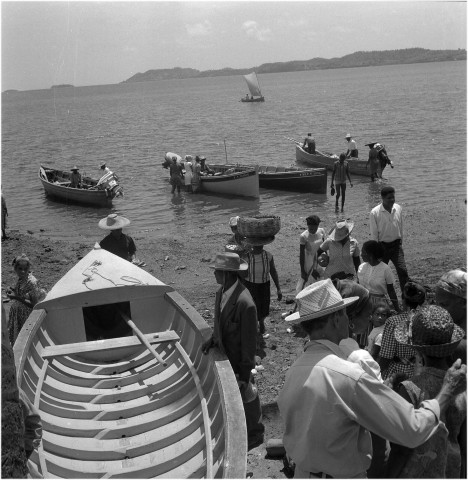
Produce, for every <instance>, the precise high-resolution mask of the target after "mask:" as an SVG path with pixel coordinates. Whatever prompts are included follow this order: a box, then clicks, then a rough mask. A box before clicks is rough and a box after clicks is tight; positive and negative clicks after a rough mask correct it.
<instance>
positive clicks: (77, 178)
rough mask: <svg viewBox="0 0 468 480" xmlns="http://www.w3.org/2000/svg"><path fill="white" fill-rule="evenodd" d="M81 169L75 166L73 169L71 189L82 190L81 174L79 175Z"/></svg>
mask: <svg viewBox="0 0 468 480" xmlns="http://www.w3.org/2000/svg"><path fill="white" fill-rule="evenodd" d="M78 170H79V168H78V167H77V166H76V165H75V166H74V167H73V168H72V169H71V172H72V173H71V174H70V187H71V188H81V174H80V173H78Z"/></svg>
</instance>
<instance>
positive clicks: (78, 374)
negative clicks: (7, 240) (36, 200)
mask: <svg viewBox="0 0 468 480" xmlns="http://www.w3.org/2000/svg"><path fill="white" fill-rule="evenodd" d="M210 335H211V330H210V328H209V326H208V325H207V324H206V323H205V321H204V320H203V318H202V317H201V316H200V315H199V314H198V313H197V312H196V311H195V309H194V308H193V307H192V306H191V305H190V304H189V303H188V302H187V301H186V300H184V298H182V297H181V296H180V295H179V294H178V293H177V292H175V291H174V290H173V288H172V287H170V286H168V285H165V284H164V283H162V282H160V281H159V280H157V279H156V278H155V277H153V276H152V275H150V274H149V273H147V272H146V271H144V270H142V269H141V268H138V267H136V266H135V265H133V264H132V263H130V262H127V261H125V260H123V259H121V258H120V257H117V256H115V255H113V254H111V253H109V252H107V251H106V250H103V249H101V248H99V245H97V244H96V246H95V247H94V249H93V250H92V251H91V252H90V253H89V254H88V255H86V256H85V257H84V258H83V259H82V260H80V261H79V262H78V263H77V264H76V265H75V266H74V267H73V268H72V269H71V270H70V271H69V272H68V273H67V274H65V276H64V277H63V278H62V279H61V280H60V281H59V282H58V283H57V284H56V285H55V286H54V287H53V288H52V289H51V291H50V292H49V293H48V295H47V296H46V297H45V299H44V300H43V301H42V302H40V303H38V304H37V305H36V307H35V310H34V311H33V312H32V314H31V315H30V317H29V318H28V320H27V322H26V324H25V325H24V327H23V329H22V330H21V332H20V334H19V336H18V339H17V341H16V343H15V346H14V354H15V359H16V368H17V373H18V383H19V386H20V387H21V388H22V389H23V391H24V392H25V393H26V395H27V396H28V398H29V399H30V400H31V401H32V402H33V403H34V405H35V406H36V407H37V408H38V410H39V412H40V415H41V418H42V423H43V438H42V443H41V445H40V447H39V449H38V450H35V451H34V452H33V454H32V456H31V458H30V461H29V467H30V471H31V473H32V477H33V478H39V477H40V476H42V477H44V478H114V477H118V478H154V477H163V478H245V473H246V472H245V470H246V456H247V435H246V427H245V418H244V411H243V406H242V400H241V397H240V394H239V389H238V387H237V382H236V379H235V376H234V373H233V371H232V369H231V366H230V363H229V361H228V360H227V359H226V357H225V356H223V355H221V354H220V353H219V351H216V350H212V351H210V353H209V354H208V355H204V354H203V353H202V352H201V345H202V344H203V342H204V341H206V340H207V339H208V338H209V337H210Z"/></svg>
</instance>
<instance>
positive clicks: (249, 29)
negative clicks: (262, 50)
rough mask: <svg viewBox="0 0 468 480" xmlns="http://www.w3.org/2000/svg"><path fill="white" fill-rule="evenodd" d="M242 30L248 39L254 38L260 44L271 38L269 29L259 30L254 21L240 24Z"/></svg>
mask: <svg viewBox="0 0 468 480" xmlns="http://www.w3.org/2000/svg"><path fill="white" fill-rule="evenodd" d="M242 30H244V32H245V33H246V35H247V36H248V37H252V38H255V39H257V40H259V41H260V42H266V41H268V40H270V38H271V30H270V29H269V28H261V27H260V25H259V24H258V23H257V22H255V21H254V20H247V21H246V22H244V23H243V24H242Z"/></svg>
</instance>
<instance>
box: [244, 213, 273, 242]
mask: <svg viewBox="0 0 468 480" xmlns="http://www.w3.org/2000/svg"><path fill="white" fill-rule="evenodd" d="M280 228H281V220H280V217H277V216H274V215H256V216H254V217H239V220H238V221H237V231H238V232H239V233H240V234H241V235H242V236H243V237H273V236H274V235H276V234H277V233H278V232H279V231H280Z"/></svg>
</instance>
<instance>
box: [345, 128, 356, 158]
mask: <svg viewBox="0 0 468 480" xmlns="http://www.w3.org/2000/svg"><path fill="white" fill-rule="evenodd" d="M345 138H346V141H347V142H348V150H347V152H346V158H349V157H353V158H358V149H357V145H356V141H355V140H354V138H353V137H352V136H351V134H350V133H347V134H346V137H345Z"/></svg>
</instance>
